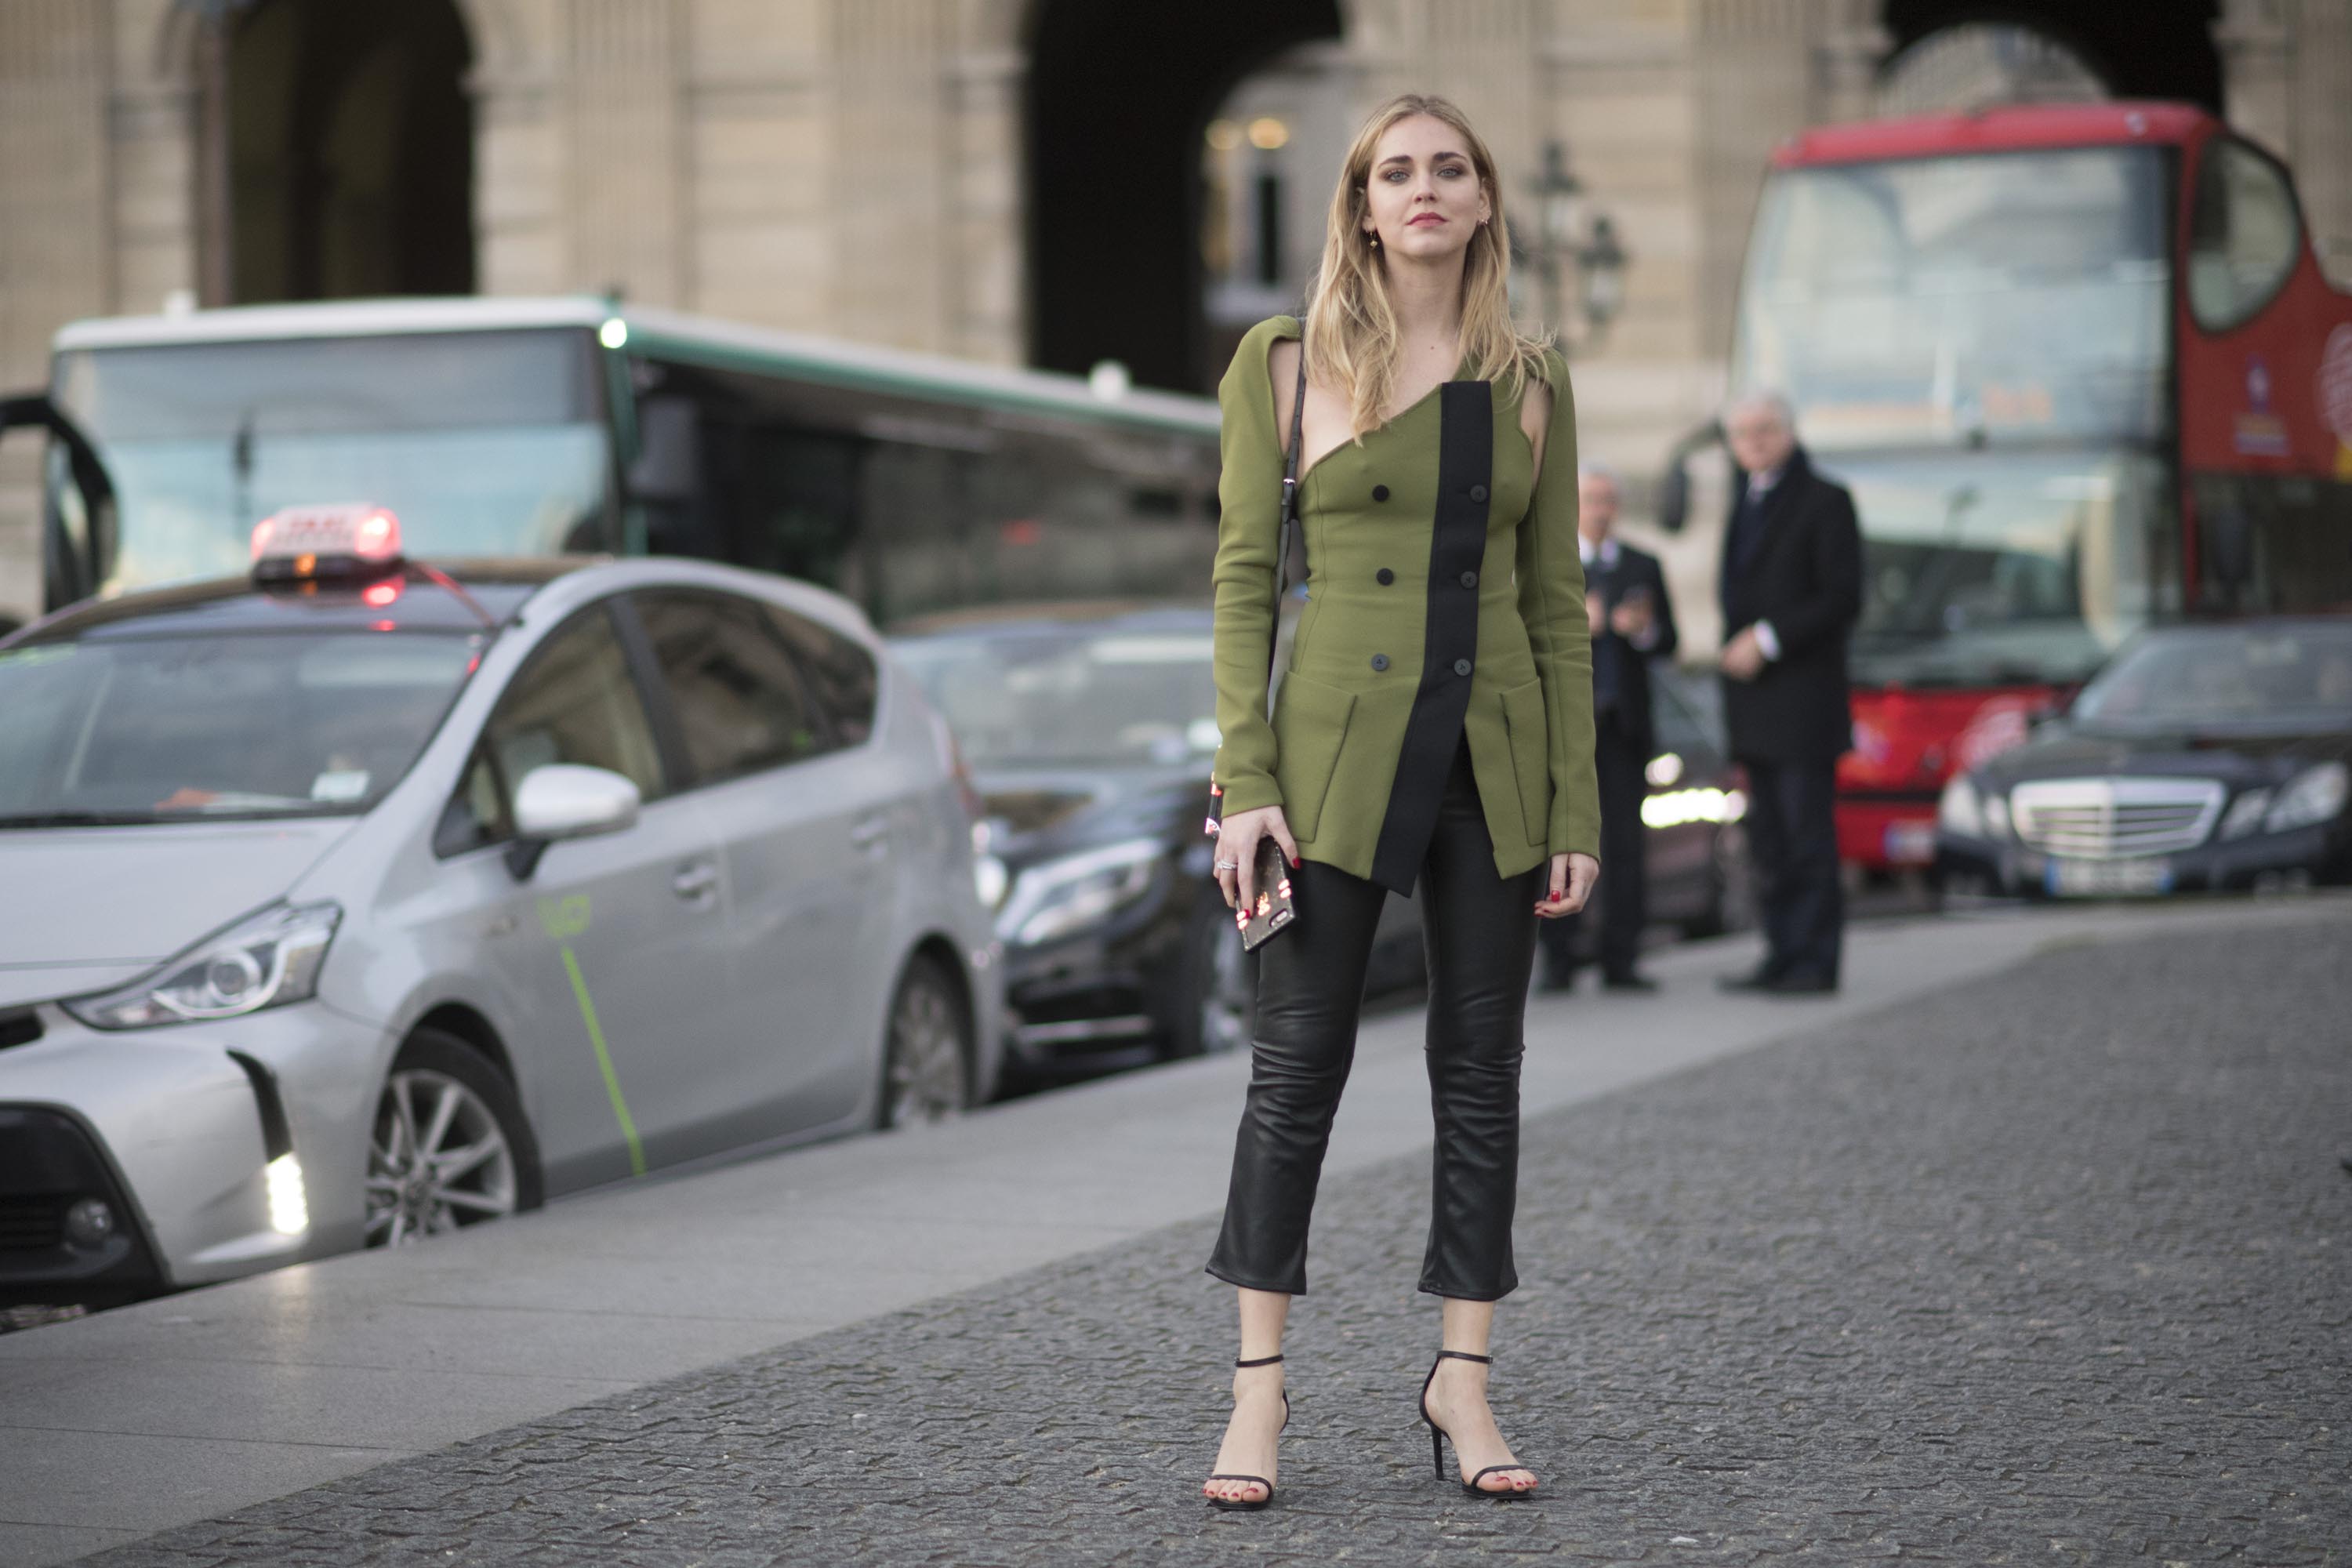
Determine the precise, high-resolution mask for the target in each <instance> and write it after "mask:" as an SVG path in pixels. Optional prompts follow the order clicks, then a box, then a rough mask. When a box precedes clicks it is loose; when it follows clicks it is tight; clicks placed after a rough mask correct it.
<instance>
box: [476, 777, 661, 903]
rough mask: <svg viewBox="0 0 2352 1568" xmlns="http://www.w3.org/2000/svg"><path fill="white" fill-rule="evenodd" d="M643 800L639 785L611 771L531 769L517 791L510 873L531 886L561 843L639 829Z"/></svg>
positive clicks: (508, 856) (508, 857)
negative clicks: (550, 852) (541, 862)
mask: <svg viewBox="0 0 2352 1568" xmlns="http://www.w3.org/2000/svg"><path fill="white" fill-rule="evenodd" d="M642 800H643V797H642V796H641V795H638V793H637V786H636V785H635V784H632V783H631V782H630V781H628V780H627V779H625V778H623V777H622V776H621V775H620V774H618V773H614V772H613V771H612V770H610V769H609V768H590V767H582V766H581V765H579V764H578V763H546V764H545V765H543V766H541V767H536V768H533V769H531V770H530V772H529V773H525V774H524V775H523V778H522V783H521V784H520V785H518V786H516V789H515V804H514V824H515V836H514V842H513V843H512V844H509V846H508V847H507V869H508V870H509V871H511V872H513V873H514V879H515V880H516V881H518V882H527V881H529V880H530V876H531V873H532V872H533V871H535V870H537V869H538V868H539V858H540V857H541V855H544V854H546V853H547V847H548V846H549V845H551V844H552V843H554V842H555V841H556V840H557V839H559V838H588V837H593V836H595V835H597V834H600V833H619V832H621V831H623V830H624V829H625V828H629V827H634V826H636V821H637V807H638V805H640V804H641V803H642Z"/></svg>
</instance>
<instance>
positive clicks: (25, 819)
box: [0, 811, 163, 828]
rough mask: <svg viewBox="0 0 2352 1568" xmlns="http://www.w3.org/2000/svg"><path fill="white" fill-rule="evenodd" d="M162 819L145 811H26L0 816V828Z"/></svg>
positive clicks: (126, 823)
mask: <svg viewBox="0 0 2352 1568" xmlns="http://www.w3.org/2000/svg"><path fill="white" fill-rule="evenodd" d="M162 820H163V818H161V817H159V816H155V815H154V813H152V812H146V811H28V812H24V813H21V814H19V815H17V816H0V828H9V827H123V826H130V825H131V824H133V823H143V822H161V821H162Z"/></svg>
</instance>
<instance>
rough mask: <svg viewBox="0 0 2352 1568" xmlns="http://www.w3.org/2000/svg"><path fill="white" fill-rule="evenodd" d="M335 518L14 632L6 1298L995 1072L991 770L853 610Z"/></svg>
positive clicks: (245, 1249)
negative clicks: (981, 782) (251, 562)
mask: <svg viewBox="0 0 2352 1568" xmlns="http://www.w3.org/2000/svg"><path fill="white" fill-rule="evenodd" d="M277 521H280V522H287V520H286V519H285V518H283V517H281V519H280V520H277ZM350 523H351V520H350V519H349V518H344V519H341V520H340V521H337V520H334V519H330V520H329V521H328V523H327V524H326V525H324V526H325V527H326V532H325V534H323V535H320V534H318V533H316V532H315V531H314V532H312V533H310V534H304V533H303V532H302V527H303V526H306V525H304V524H303V520H301V519H299V518H296V519H293V520H292V521H291V522H289V523H288V525H287V528H286V530H285V531H284V533H285V537H284V538H283V539H281V540H280V541H279V543H281V544H283V545H284V546H285V548H283V549H278V548H265V543H264V542H263V541H261V540H259V539H258V538H257V545H256V552H257V572H256V576H255V578H254V579H252V580H243V579H240V580H233V581H227V582H219V583H212V584H201V585H197V586H193V587H186V588H179V589H171V590H164V591H160V592H155V593H149V594H142V595H132V596H127V597H124V598H121V599H116V600H112V601H109V602H105V603H93V604H89V605H83V606H79V607H77V608H72V609H68V610H65V611H61V612H59V613H58V615H56V616H51V617H49V618H48V619H47V620H45V621H42V622H39V623H37V624H36V625H34V626H30V627H27V628H26V629H25V630H24V631H23V632H20V633H18V634H17V635H16V637H12V638H9V639H8V640H6V641H5V642H0V713H5V715H6V716H7V717H6V724H7V739H6V743H5V746H0V1301H39V1300H68V1301H98V1300H110V1299H117V1298H121V1297H128V1296H135V1295H139V1294H143V1293H147V1292H151V1291H153V1290H156V1289H169V1288H173V1287H178V1286H185V1285H193V1284H197V1283H200V1282H204V1281H208V1280H215V1279H226V1278H228V1277H230V1276H234V1275H238V1274H245V1273H249V1272H252V1271H255V1270H257V1269H261V1268H271V1267H274V1266H277V1265H278V1264H282V1263H286V1262H289V1261H292V1260H295V1259H299V1258H315V1257H318V1256H320V1255H322V1254H326V1253H332V1252H337V1251H341V1250H344V1249H347V1248H352V1247H361V1246H363V1245H383V1244H387V1243H397V1242H401V1241H404V1240H407V1239H409V1238H411V1237H418V1236H425V1235H431V1234H433V1233H436V1232H438V1231H444V1230H447V1229H451V1228H454V1227H456V1226H466V1225H470V1224H474V1223H478V1222H479V1221H483V1220H488V1219H492V1218H495V1217H498V1216H499V1215H506V1214H510V1213H512V1212H514V1211H516V1210H519V1209H525V1208H529V1207H531V1206H533V1205H537V1204H538V1203H540V1202H541V1201H542V1199H543V1198H544V1197H547V1196H552V1195H555V1194H562V1193H566V1192H570V1191H573V1190H576V1189H579V1188H583V1187H587V1186H592V1185H594V1184H599V1183H604V1182H609V1181H612V1180H614V1179H616V1178H625V1177H628V1176H630V1175H632V1174H635V1173H644V1172H646V1171H648V1170H652V1169H655V1168H656V1167H662V1166H675V1165H677V1164H679V1163H684V1162H689V1161H698V1160H707V1159H710V1158H714V1157H718V1156H721V1155H731V1154H738V1153H741V1152H749V1151H756V1150H761V1149H765V1148H771V1147H775V1146H779V1145H782V1144H784V1143H788V1142H797V1141H801V1140H806V1139H813V1138H819V1137H824V1136H827V1135H830V1134H834V1133H839V1132H844V1131H850V1130H853V1129H856V1128H861V1127H867V1126H874V1125H877V1124H879V1125H887V1124H890V1123H893V1122H898V1121H907V1120H909V1119H922V1118H929V1117H932V1116H936V1115H939V1114H942V1113H946V1112H949V1111H951V1110H956V1109H960V1108H961V1107H962V1106H964V1105H967V1104H969V1103H971V1102H974V1101H976V1100H980V1099H982V1098H985V1097H986V1096H987V1094H988V1093H989V1092H990V1091H991V1089H992V1086H993V1083H994V1081H995V1079H996V1075H997V1071H998V1065H999V1039H998V1030H999V1026H998V1019H999V1018H1000V1016H1001V1014H1002V1011H1003V991H1002V984H1001V981H1000V979H999V975H1000V973H1001V968H1002V964H1001V950H1000V949H999V947H998V946H997V944H996V940H995V937H994V933H993V931H992V928H991V922H990V920H989V916H988V912H987V911H986V910H984V909H983V908H982V905H981V903H980V900H979V898H978V895H977V893H976V892H975V890H974V886H973V876H972V847H971V821H972V809H971V806H972V800H973V797H972V795H971V785H970V784H969V783H968V781H967V780H966V779H965V777H964V775H963V770H962V764H961V759H960V758H959V757H958V755H957V753H956V751H955V747H954V742H953V741H952V739H951V738H950V735H949V732H948V731H947V728H946V726H945V724H944V723H943V722H942V721H940V719H939V718H938V716H937V715H936V714H935V713H934V711H933V710H931V708H930V707H929V705H928V704H927V703H926V702H925V700H923V698H922V696H921V694H920V692H919V689H918V688H917V687H916V686H915V684H914V683H913V682H912V681H911V680H908V679H903V678H902V677H901V676H900V675H899V674H898V671H897V670H896V669H895V668H894V667H893V665H892V663H891V660H890V658H889V657H888V655H887V653H886V652H885V651H884V648H883V646H882V644H881V642H880V641H879V640H878V639H877V637H876V636H875V635H874V633H873V631H872V629H871V628H870V627H869V626H867V624H866V620H865V618H864V616H862V615H860V614H859V612H858V611H857V610H856V608H855V607H854V606H852V605H849V604H848V603H847V602H846V601H845V600H843V599H840V598H838V597H837V596H835V595H832V594H829V593H825V592H824V591H822V590H819V589H815V588H811V587H807V586H804V585H802V584H794V583H792V582H788V581H785V580H782V579H779V578H775V577H770V576H764V575H759V574H751V573H747V572H740V571H736V570H733V569H730V568H727V567H720V566H710V565H704V564H700V563H691V562H683V561H659V560H653V561H633V562H589V561H554V562H529V563H444V565H442V566H440V567H437V568H436V567H435V566H431V565H426V564H424V563H403V562H400V561H399V560H398V559H397V554H396V552H397V542H396V523H390V524H389V526H390V527H391V528H392V529H393V530H394V533H395V537H394V540H393V542H392V544H391V547H390V548H389V549H387V548H385V546H384V541H383V539H382V538H381V537H376V538H373V540H371V541H369V542H366V543H365V544H364V545H363V547H362V554H363V555H365V556H366V559H365V560H354V559H349V558H345V557H343V556H339V555H338V554H337V553H336V551H337V550H339V549H341V548H343V547H345V546H349V545H350V544H351V542H352V531H351V526H350ZM269 526H270V525H268V524H265V525H264V527H265V529H267V528H268V527H269ZM370 529H373V530H374V531H375V533H376V534H378V535H381V533H382V532H383V528H382V527H380V526H379V525H376V524H373V523H368V522H365V521H364V520H362V530H363V531H365V530H370ZM322 539H323V540H324V542H323V543H322V542H321V541H322ZM304 545H307V546H309V547H310V548H309V549H307V550H304V549H301V548H299V547H300V546H304ZM338 568H348V570H338ZM273 576H275V577H277V578H279V579H281V580H279V581H274V582H273V581H270V580H268V579H270V578H271V577H273Z"/></svg>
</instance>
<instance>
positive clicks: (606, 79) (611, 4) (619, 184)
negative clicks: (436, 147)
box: [509, 0, 691, 305]
mask: <svg viewBox="0 0 2352 1568" xmlns="http://www.w3.org/2000/svg"><path fill="white" fill-rule="evenodd" d="M561 15H562V25H563V33H562V48H563V57H562V65H563V114H564V121H565V125H566V132H567V134H566V136H565V146H564V149H563V153H564V167H563V168H562V172H561V174H560V184H557V185H556V188H559V189H560V190H561V191H562V199H563V203H564V205H565V207H566V209H567V210H568V212H569V214H570V217H571V247H570V248H571V255H570V257H569V258H568V261H567V265H566V266H565V268H564V271H565V273H566V275H567V281H568V282H569V284H570V285H571V286H572V287H573V288H581V289H602V288H604V287H606V286H608V285H619V286H621V287H623V288H625V289H626V290H627V292H628V297H629V298H630V299H631V300H635V301H638V302H640V303H646V304H656V305H677V304H680V303H682V302H683V298H682V296H683V289H684V283H685V279H686V277H687V275H688V269H689V259H688V258H689V256H690V252H691V230H690V229H689V227H688V224H687V221H686V219H687V210H688V207H687V202H686V199H685V197H686V185H687V177H688V171H687V164H686V158H685V144H684V138H683V136H682V135H681V133H680V128H679V118H680V116H679V105H678V100H679V97H680V86H681V79H682V76H683V72H682V69H681V64H682V62H681V59H680V57H681V55H682V54H683V52H684V48H683V45H684V40H683V37H682V34H683V32H684V17H683V16H682V15H681V13H680V6H679V5H678V0H567V3H566V4H565V5H563V6H562V10H561ZM509 129H512V127H511V126H510V127H509ZM550 172H551V173H552V171H550ZM551 184H555V182H551Z"/></svg>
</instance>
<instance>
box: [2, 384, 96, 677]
mask: <svg viewBox="0 0 2352 1568" xmlns="http://www.w3.org/2000/svg"><path fill="white" fill-rule="evenodd" d="M20 428H37V429H42V430H46V431H47V432H48V433H49V436H50V437H51V446H50V447H49V456H48V460H49V462H50V463H51V464H52V465H53V466H55V467H58V468H62V469H63V475H62V478H63V479H65V480H67V481H68V482H65V483H58V484H56V485H54V486H53V487H52V492H53V494H54V495H55V496H56V497H57V498H58V500H56V501H53V502H52V503H50V504H48V505H45V506H44V507H43V508H42V512H43V517H42V540H41V607H42V608H43V609H44V610H55V609H58V608H61V607H62V606H64V605H70V604H72V603H73V602H74V601H75V600H77V599H86V598H88V597H89V595H92V594H94V593H96V592H97V591H98V584H99V581H100V574H101V571H102V569H103V567H104V564H105V561H106V557H107V556H108V555H109V554H110V552H111V550H112V546H113V541H114V483H113V480H112V479H110V478H109V477H108V475H107V472H106V464H105V463H104V462H103V461H101V460H100V458H99V455H98V448H97V447H93V446H92V445H90V441H89V437H87V436H85V435H83V434H82V431H81V426H79V425H76V424H75V423H74V422H73V420H72V418H71V417H70V416H68V415H67V414H66V412H65V411H64V410H63V409H61V408H59V407H58V405H56V404H55V403H53V402H51V401H50V399H49V395H48V394H47V393H45V392H24V393H17V394H16V395H11V396H0V437H5V435H6V434H7V433H8V432H9V431H11V430H15V429H20ZM8 629H13V628H8V627H6V626H5V625H0V633H5V630H8Z"/></svg>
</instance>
